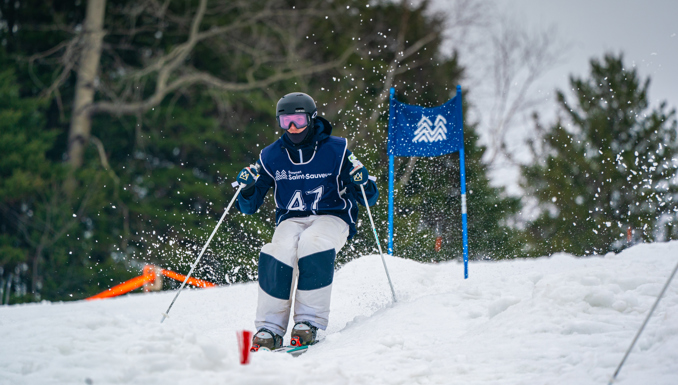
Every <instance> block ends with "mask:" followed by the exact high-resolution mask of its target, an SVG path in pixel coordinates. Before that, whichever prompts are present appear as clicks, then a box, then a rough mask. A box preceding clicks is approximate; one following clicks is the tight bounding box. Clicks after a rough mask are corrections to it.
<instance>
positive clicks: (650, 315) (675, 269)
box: [608, 264, 678, 385]
mask: <svg viewBox="0 0 678 385" xmlns="http://www.w3.org/2000/svg"><path fill="white" fill-rule="evenodd" d="M676 271H678V264H676V267H675V268H674V269H673V273H671V275H670V276H669V279H668V280H667V281H666V284H665V285H664V288H663V289H662V291H661V292H660V293H659V296H657V300H656V301H655V302H654V305H653V306H652V309H650V313H649V314H648V315H647V317H646V318H645V322H643V325H642V326H641V327H640V329H639V330H638V333H636V336H635V338H633V342H631V346H629V348H628V350H626V353H625V354H624V358H622V360H621V362H620V363H619V366H617V370H615V371H614V374H613V375H612V378H611V379H610V382H609V383H608V385H612V383H613V382H615V381H616V380H617V375H618V374H619V371H620V370H621V368H622V366H623V365H624V361H626V357H628V356H629V353H631V350H632V349H633V346H634V345H635V344H636V341H638V337H640V333H642V332H643V329H645V325H647V321H649V320H650V317H652V313H653V312H654V309H656V308H657V305H658V304H659V300H660V299H662V296H663V295H664V293H665V292H666V289H667V288H668V287H669V285H670V284H671V280H673V276H674V275H676Z"/></svg>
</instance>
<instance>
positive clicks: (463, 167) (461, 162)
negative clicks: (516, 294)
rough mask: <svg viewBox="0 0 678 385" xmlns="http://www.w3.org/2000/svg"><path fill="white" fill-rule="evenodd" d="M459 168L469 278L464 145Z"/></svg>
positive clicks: (466, 269)
mask: <svg viewBox="0 0 678 385" xmlns="http://www.w3.org/2000/svg"><path fill="white" fill-rule="evenodd" d="M459 169H460V170H461V172H460V174H461V233H462V238H463V244H464V279H466V278H468V231H467V229H466V166H465V164H464V147H463V145H462V147H461V149H460V150H459Z"/></svg>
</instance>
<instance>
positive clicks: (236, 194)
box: [160, 185, 243, 323]
mask: <svg viewBox="0 0 678 385" xmlns="http://www.w3.org/2000/svg"><path fill="white" fill-rule="evenodd" d="M242 186H243V185H240V186H239V187H238V191H236V192H235V195H233V199H231V203H229V204H228V207H226V210H224V214H223V215H221V219H219V222H218V223H217V226H216V227H215V228H214V230H213V231H212V235H210V237H209V239H207V243H205V246H203V247H202V251H200V255H198V258H197V259H196V260H195V262H193V264H192V265H191V270H190V271H189V272H188V275H186V279H184V282H183V283H182V284H181V287H180V288H179V290H177V294H176V295H175V296H174V299H173V300H172V303H170V305H169V307H168V308H167V311H166V312H164V313H162V319H161V320H160V323H163V321H165V318H167V317H169V312H170V309H171V308H172V305H174V301H176V300H177V297H179V294H181V291H182V290H183V289H184V286H186V281H188V278H189V277H190V276H191V274H193V270H194V269H195V267H196V266H198V262H200V258H202V255H203V254H204V253H205V250H207V246H209V244H210V242H211V241H212V238H213V237H214V234H216V233H217V229H219V226H221V222H223V221H224V218H226V214H228V211H229V210H230V209H231V206H233V202H235V199H236V198H237V197H238V194H240V190H242Z"/></svg>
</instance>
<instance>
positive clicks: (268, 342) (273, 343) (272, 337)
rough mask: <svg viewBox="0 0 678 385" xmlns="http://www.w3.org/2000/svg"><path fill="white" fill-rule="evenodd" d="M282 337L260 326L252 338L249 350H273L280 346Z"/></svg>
mask: <svg viewBox="0 0 678 385" xmlns="http://www.w3.org/2000/svg"><path fill="white" fill-rule="evenodd" d="M282 342H283V338H282V336H279V335H277V334H275V333H273V332H272V331H270V330H268V329H266V328H261V329H259V331H258V332H257V334H255V335H254V338H252V348H251V349H250V352H257V351H259V349H261V350H275V349H279V348H282Z"/></svg>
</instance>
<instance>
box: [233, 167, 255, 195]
mask: <svg viewBox="0 0 678 385" xmlns="http://www.w3.org/2000/svg"><path fill="white" fill-rule="evenodd" d="M258 177H259V173H258V171H257V168H256V167H255V166H249V167H245V168H243V169H242V170H241V171H240V172H239V173H238V183H240V184H241V185H242V186H243V190H249V189H251V188H252V187H254V183H255V182H256V181H257V178H258Z"/></svg>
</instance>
